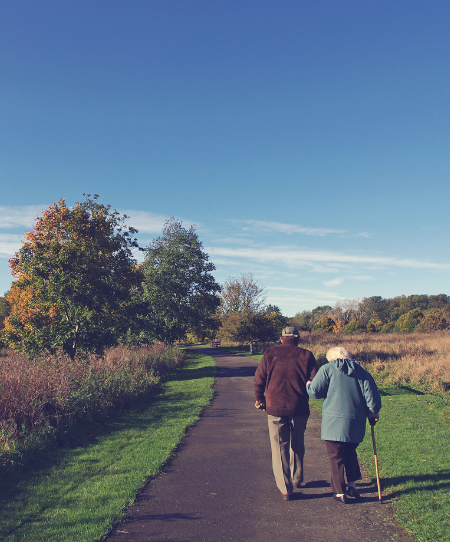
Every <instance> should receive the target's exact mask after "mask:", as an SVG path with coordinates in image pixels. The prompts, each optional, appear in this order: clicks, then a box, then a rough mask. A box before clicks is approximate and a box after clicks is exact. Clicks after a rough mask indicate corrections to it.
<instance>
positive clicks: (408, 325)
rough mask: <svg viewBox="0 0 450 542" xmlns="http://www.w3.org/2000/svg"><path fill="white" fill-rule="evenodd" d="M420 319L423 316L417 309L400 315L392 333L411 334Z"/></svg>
mask: <svg viewBox="0 0 450 542" xmlns="http://www.w3.org/2000/svg"><path fill="white" fill-rule="evenodd" d="M422 318H423V314H422V312H421V311H420V310H419V309H413V310H412V311H409V312H407V313H406V314H402V316H400V318H399V319H398V320H397V321H396V322H395V325H394V331H397V332H399V333H411V332H413V331H414V330H415V328H416V326H417V324H418V323H419V322H420V320H421V319H422Z"/></svg>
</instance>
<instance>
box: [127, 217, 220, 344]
mask: <svg viewBox="0 0 450 542" xmlns="http://www.w3.org/2000/svg"><path fill="white" fill-rule="evenodd" d="M208 260H209V256H208V255H207V254H206V253H205V252H204V250H203V245H202V243H201V241H200V240H199V238H198V235H197V233H196V232H195V226H191V227H190V228H189V229H186V228H184V227H183V226H182V223H181V222H180V221H178V220H176V219H175V218H173V217H172V218H171V219H170V220H167V221H166V223H165V225H164V227H163V230H162V235H161V236H160V237H157V238H156V239H154V240H153V242H152V243H151V244H150V246H149V247H148V248H147V249H146V251H145V261H144V263H143V264H142V266H141V270H142V272H143V274H144V277H145V278H144V281H143V285H142V296H141V304H140V311H141V314H140V317H139V319H140V332H139V335H138V337H139V340H141V341H144V340H161V341H164V342H166V343H171V342H173V341H175V340H179V339H183V338H184V336H185V334H186V333H187V332H191V333H195V334H196V335H203V334H204V333H206V332H207V330H211V329H214V328H215V327H216V320H215V318H214V314H215V311H216V309H217V307H218V306H219V304H220V300H219V297H218V293H219V292H220V285H219V284H217V282H216V281H215V279H214V277H213V275H212V274H211V273H212V271H214V270H215V266H214V264H213V263H211V262H210V261H208Z"/></svg>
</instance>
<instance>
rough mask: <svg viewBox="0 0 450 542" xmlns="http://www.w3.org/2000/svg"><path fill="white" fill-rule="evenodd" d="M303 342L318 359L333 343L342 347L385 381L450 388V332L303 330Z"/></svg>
mask: <svg viewBox="0 0 450 542" xmlns="http://www.w3.org/2000/svg"><path fill="white" fill-rule="evenodd" d="M301 341H302V343H303V344H305V345H306V347H309V348H310V349H311V350H312V351H313V352H314V354H315V356H316V357H317V358H319V359H323V357H324V356H325V353H326V351H327V350H328V349H329V348H331V347H332V346H343V347H344V348H346V349H347V350H348V351H349V352H351V353H352V354H353V358H354V359H356V360H358V361H360V362H361V364H362V365H363V366H365V368H366V369H367V370H368V371H369V372H370V373H372V374H373V375H377V376H378V377H380V378H382V379H383V381H384V382H386V383H392V384H399V385H407V384H420V385H422V386H425V387H427V388H429V389H431V390H434V391H448V389H449V387H450V333H449V332H448V331H436V332H432V333H389V334H376V333H364V334H356V335H346V334H334V333H325V332H320V333H318V332H316V333H314V332H313V333H302V334H301Z"/></svg>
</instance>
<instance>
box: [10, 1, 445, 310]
mask: <svg viewBox="0 0 450 542" xmlns="http://www.w3.org/2000/svg"><path fill="white" fill-rule="evenodd" d="M449 23H450V3H448V2H447V1H439V0H433V1H432V2H423V1H414V0H407V1H406V0H399V1H397V0H395V1H392V0H386V1H384V0H376V1H375V0H372V1H368V0H353V1H348V0H339V1H337V0H323V1H321V0H314V1H311V0H295V1H294V0H292V1H291V0H280V1H267V0H255V1H253V0H239V1H235V0H161V1H159V0H158V1H155V0H129V1H126V2H125V1H124V0H121V1H119V0H88V1H85V0H77V1H76V2H73V1H72V0H52V1H50V0H40V1H39V2H36V1H34V0H29V1H24V0H15V1H14V2H7V1H3V2H0V96H1V99H0V188H1V190H0V294H3V293H4V292H6V291H7V290H8V289H9V286H10V284H11V281H12V277H11V275H10V273H9V267H8V258H9V257H10V256H11V255H12V254H13V253H14V252H15V251H16V250H18V249H19V248H20V246H21V240H22V239H23V235H24V232H25V231H27V230H30V229H31V228H32V227H33V222H34V219H35V217H36V216H38V214H39V213H40V212H41V211H42V210H43V209H46V208H47V207H48V206H49V205H50V204H51V203H52V201H58V200H59V199H60V198H61V197H63V198H65V200H66V202H67V203H68V204H69V205H72V204H73V203H75V202H76V201H82V200H83V193H90V194H99V195H100V202H101V203H104V204H110V205H111V206H112V207H113V208H116V209H117V210H119V211H121V212H124V213H126V214H128V215H129V216H130V220H129V224H130V225H131V226H135V227H136V228H138V230H139V239H140V242H141V244H142V245H143V246H146V245H147V244H148V243H149V242H150V241H151V239H152V238H153V237H155V236H157V235H158V234H159V233H160V232H161V228H162V226H163V223H164V221H165V219H167V218H168V217H170V216H174V217H176V218H177V219H179V220H182V221H183V224H184V225H185V226H186V227H189V226H190V225H191V224H195V225H196V226H197V232H198V234H199V237H200V239H201V241H202V242H203V244H204V247H205V250H206V251H207V252H208V254H209V255H210V259H211V261H212V262H213V263H214V264H215V265H216V273H215V276H216V278H217V280H218V281H219V282H220V283H223V282H224V281H225V280H226V279H227V278H228V277H230V276H238V275H240V274H241V273H244V272H245V273H247V272H249V273H253V275H254V277H255V279H257V280H259V281H260V283H261V284H262V285H264V286H265V287H266V290H267V301H268V302H269V303H273V304H276V305H278V306H279V307H280V308H281V309H282V311H283V313H284V314H286V315H288V316H292V315H294V314H295V313H296V312H299V311H302V310H310V309H313V308H314V307H316V306H318V305H324V304H329V305H334V304H335V303H336V302H338V301H340V300H343V299H346V298H352V299H353V298H363V297H369V296H372V295H381V296H382V297H385V298H388V297H394V296H397V295H402V294H405V295H410V294H438V293H446V294H450V288H449V278H450V255H449V254H448V252H447V250H446V248H445V247H446V246H448V244H449V240H450V239H449V237H450V235H449V226H448V207H449V198H448V195H449V172H450V152H449V151H450V102H449V98H450V33H449V32H448V28H449Z"/></svg>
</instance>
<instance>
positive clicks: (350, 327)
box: [344, 320, 361, 334]
mask: <svg viewBox="0 0 450 542" xmlns="http://www.w3.org/2000/svg"><path fill="white" fill-rule="evenodd" d="M360 331H361V325H360V323H359V321H358V320H351V321H350V322H349V323H348V324H347V325H346V326H345V327H344V333H347V334H352V333H359V332H360Z"/></svg>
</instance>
